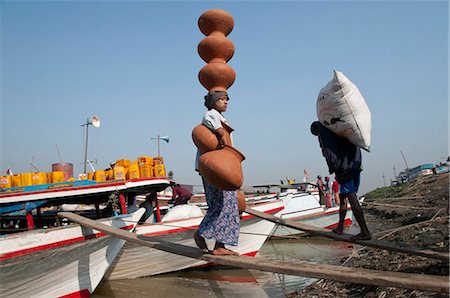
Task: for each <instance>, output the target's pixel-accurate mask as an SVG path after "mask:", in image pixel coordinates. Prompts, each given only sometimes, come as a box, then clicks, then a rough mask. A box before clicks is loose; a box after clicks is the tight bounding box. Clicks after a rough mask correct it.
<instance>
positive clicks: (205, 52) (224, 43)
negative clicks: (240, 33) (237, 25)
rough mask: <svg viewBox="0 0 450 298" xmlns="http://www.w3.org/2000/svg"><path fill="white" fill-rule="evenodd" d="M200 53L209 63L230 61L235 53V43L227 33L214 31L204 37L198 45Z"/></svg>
mask: <svg viewBox="0 0 450 298" xmlns="http://www.w3.org/2000/svg"><path fill="white" fill-rule="evenodd" d="M197 51H198V54H199V55H200V57H201V58H202V59H203V60H204V61H205V62H207V63H212V62H222V63H224V62H228V61H229V60H230V59H231V58H232V57H233V54H234V44H233V42H232V41H231V40H229V39H228V38H227V37H225V35H223V34H221V33H218V32H214V33H212V34H211V35H209V36H207V37H205V38H203V39H202V41H201V42H200V43H199V44H198V47H197Z"/></svg>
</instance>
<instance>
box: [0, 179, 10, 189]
mask: <svg viewBox="0 0 450 298" xmlns="http://www.w3.org/2000/svg"><path fill="white" fill-rule="evenodd" d="M0 187H1V188H10V187H11V176H0Z"/></svg>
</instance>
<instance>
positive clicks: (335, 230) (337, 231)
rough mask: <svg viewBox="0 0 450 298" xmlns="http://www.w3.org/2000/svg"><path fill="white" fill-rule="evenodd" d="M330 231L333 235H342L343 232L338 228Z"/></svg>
mask: <svg viewBox="0 0 450 298" xmlns="http://www.w3.org/2000/svg"><path fill="white" fill-rule="evenodd" d="M331 231H332V232H333V233H336V234H338V235H342V234H344V232H343V231H342V230H340V229H338V228H335V229H332V230H331Z"/></svg>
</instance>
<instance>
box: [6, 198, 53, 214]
mask: <svg viewBox="0 0 450 298" xmlns="http://www.w3.org/2000/svg"><path fill="white" fill-rule="evenodd" d="M47 202H48V200H42V201H34V202H26V203H19V204H14V205H9V206H1V207H0V215H2V214H6V213H11V212H16V211H20V210H25V211H27V212H28V211H31V210H33V209H36V208H38V207H40V206H42V205H44V204H45V203H47Z"/></svg>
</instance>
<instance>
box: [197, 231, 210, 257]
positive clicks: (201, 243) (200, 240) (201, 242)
mask: <svg viewBox="0 0 450 298" xmlns="http://www.w3.org/2000/svg"><path fill="white" fill-rule="evenodd" d="M194 241H195V244H197V246H198V248H200V249H201V250H202V251H203V252H204V253H208V252H210V251H209V250H208V246H207V245H206V241H205V238H203V237H202V236H200V234H199V233H198V230H197V231H195V233H194Z"/></svg>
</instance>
